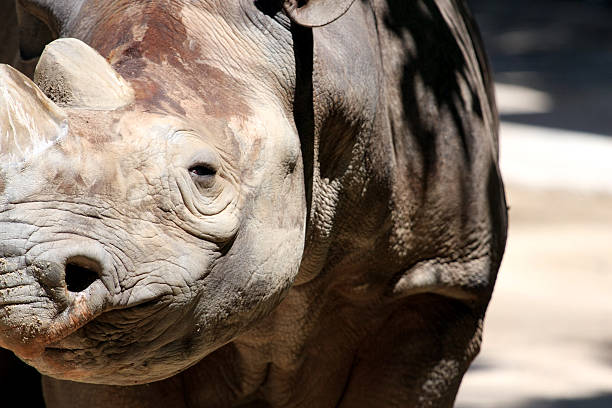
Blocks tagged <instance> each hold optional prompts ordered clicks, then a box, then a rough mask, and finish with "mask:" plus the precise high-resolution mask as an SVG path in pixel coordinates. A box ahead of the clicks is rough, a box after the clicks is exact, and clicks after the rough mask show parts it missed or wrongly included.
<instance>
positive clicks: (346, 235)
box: [0, 0, 506, 407]
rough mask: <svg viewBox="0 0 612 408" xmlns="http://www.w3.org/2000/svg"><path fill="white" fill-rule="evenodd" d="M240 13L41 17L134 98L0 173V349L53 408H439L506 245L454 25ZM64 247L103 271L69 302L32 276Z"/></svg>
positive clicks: (483, 98)
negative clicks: (31, 302)
mask: <svg viewBox="0 0 612 408" xmlns="http://www.w3.org/2000/svg"><path fill="white" fill-rule="evenodd" d="M319 1H321V0H319ZM25 3H28V5H27V7H28V8H31V7H36V3H37V2H25ZM60 3H61V2H59V3H57V5H56V6H54V7H57V8H58V9H61V4H60ZM257 3H258V4H257V7H256V5H255V4H254V3H253V2H251V1H246V0H243V1H235V2H218V1H201V2H192V1H186V0H185V1H178V0H151V1H143V2H131V1H104V2H103V1H94V0H89V1H84V2H83V3H82V5H81V6H80V8H79V12H78V15H76V16H73V15H71V14H70V13H61V10H55V9H54V10H51V12H52V13H53V15H54V16H55V17H54V19H53V20H58V24H59V26H58V33H59V35H60V36H62V37H74V38H79V39H81V40H83V41H84V42H85V43H87V44H89V45H90V46H91V47H93V48H94V49H95V50H97V51H98V52H99V53H100V54H101V55H102V56H103V57H105V58H106V59H107V61H109V63H110V64H111V65H112V67H113V69H114V70H115V71H116V72H117V73H119V74H120V75H121V76H122V77H123V78H124V79H125V80H126V81H127V82H128V83H129V84H130V86H131V87H132V89H133V90H134V95H135V96H134V98H135V99H134V101H133V103H131V104H130V105H128V106H126V107H123V108H120V109H118V110H115V111H107V112H103V113H102V114H101V112H99V111H92V110H88V109H87V107H82V106H78V107H75V106H72V107H71V106H64V107H63V109H64V112H65V114H66V115H67V117H68V118H69V133H68V134H67V136H66V138H65V139H62V140H61V141H59V142H58V143H55V144H53V146H52V147H50V148H49V149H47V150H46V151H45V152H44V156H41V157H43V159H36V160H34V158H32V157H23V158H22V159H23V160H25V161H26V162H27V163H28V164H27V166H25V167H24V170H22V171H15V170H14V169H13V168H11V167H10V166H9V167H3V168H2V169H1V170H0V176H1V177H2V180H5V181H3V186H2V193H1V197H2V201H0V206H1V207H0V225H2V228H1V229H0V231H2V232H0V242H1V243H2V246H0V251H3V252H2V253H0V258H1V259H3V260H4V261H5V263H4V264H3V265H2V267H4V268H5V270H3V273H2V274H1V275H0V278H3V279H0V285H14V284H15V283H21V284H25V283H26V282H24V279H26V278H24V276H25V277H28V279H30V280H29V281H28V282H27V285H26V286H24V289H23V290H24V291H25V292H24V293H21V292H19V296H34V297H35V296H40V298H39V300H38V301H37V303H35V305H36V308H35V311H36V313H34V312H33V311H32V310H31V309H30V308H28V306H27V305H26V306H20V305H14V306H4V307H3V310H4V313H3V314H2V316H0V329H1V330H0V342H1V343H2V345H3V346H4V347H7V348H9V349H12V350H13V351H15V352H16V353H17V354H18V355H20V357H21V358H23V359H25V360H26V361H28V362H29V363H30V364H32V365H34V366H35V367H36V368H37V369H38V370H40V371H41V372H42V373H43V374H46V376H45V377H44V380H43V388H44V393H45V401H46V404H47V406H49V407H66V406H87V407H108V406H117V407H157V406H164V407H230V406H244V407H246V406H250V407H266V406H269V407H304V406H315V407H332V406H339V407H370V406H388V407H393V406H411V407H430V406H434V407H450V406H452V404H453V401H454V396H455V394H456V391H457V389H458V386H459V383H460V380H461V377H462V376H463V373H464V372H465V370H466V369H467V367H468V365H469V363H470V362H471V360H472V359H473V358H474V357H475V355H476V354H477V352H478V347H479V344H480V336H481V332H482V321H483V318H484V312H485V310H486V306H487V304H488V301H489V299H490V295H491V291H492V288H493V285H494V282H495V276H496V273H497V270H498V268H499V263H500V262H501V257H502V254H503V247H504V244H505V231H506V207H505V202H504V193H503V186H502V184H501V180H500V177H499V172H498V165H497V119H496V112H495V107H494V102H493V98H492V93H491V85H490V83H489V76H488V68H487V67H486V60H485V58H484V56H483V54H482V50H481V45H480V40H479V38H478V33H477V31H476V29H475V27H474V26H473V22H472V20H471V17H470V16H469V13H468V11H467V10H466V8H465V6H464V4H463V2H461V1H451V0H437V1H433V0H420V1H415V2H400V1H383V0H371V1H356V2H355V3H354V4H353V5H352V6H351V8H350V9H349V10H348V12H347V13H346V14H344V15H342V16H341V17H340V18H339V19H337V20H336V21H334V22H333V23H331V24H329V25H325V26H323V27H320V28H315V29H312V30H310V29H307V28H303V27H299V26H298V25H297V24H295V23H294V24H291V23H290V20H289V19H288V18H287V16H286V15H285V14H283V12H282V7H281V4H280V2H274V1H269V2H265V1H260V2H257ZM311 3H312V4H310V5H309V7H316V3H317V2H316V1H314V0H311ZM45 4H46V3H45V2H39V6H41V5H42V7H40V9H41V10H48V7H47V6H46V5H45ZM62 19H63V20H62ZM41 103H42V102H41ZM33 105H36V103H34V104H33ZM37 114H39V115H47V114H46V113H37ZM28 160H29V161H28ZM194 164H205V165H206V166H208V167H214V168H215V171H216V174H215V176H214V182H211V181H210V180H209V179H208V178H206V177H204V178H202V179H200V178H197V177H196V178H195V179H194V178H193V177H192V175H190V172H189V170H190V169H191V168H193V165H194ZM24 186H27V188H26V187H24ZM16 221H18V223H19V224H16ZM25 250H27V255H28V257H25V258H24V256H23V255H24V253H23V252H24V251H25ZM20 251H21V252H20ZM79 254H86V255H87V256H89V257H90V258H93V259H96V260H97V262H98V263H99V264H100V267H101V268H102V269H103V271H102V272H101V275H102V278H101V279H100V280H99V281H97V282H96V283H95V284H93V285H92V286H91V287H90V288H88V289H86V290H85V292H83V293H81V294H80V295H76V296H73V297H70V298H66V296H65V295H64V292H62V287H61V285H59V286H58V283H57V280H56V279H55V278H54V276H55V275H53V274H52V272H53V273H55V272H54V271H55V269H53V268H55V266H52V267H45V266H44V265H43V264H41V263H40V262H38V263H37V260H39V259H49V260H53V261H54V262H55V261H57V262H59V263H60V264H61V262H60V261H61V260H66V259H72V258H71V257H75V256H76V255H79ZM24 259H32V260H33V261H32V262H31V263H30V264H28V262H29V261H27V260H24ZM58 260H60V261H58ZM7 265H8V266H7ZM53 265H55V264H53ZM45 268H46V269H45ZM41 270H42V272H40V271H41ZM24 271H25V272H24ZM59 271H60V272H57V273H59V274H60V275H61V268H60V269H59ZM11 279H12V280H11ZM45 279H46V280H45ZM48 282H51V283H52V284H51V283H48ZM41 289H44V290H43V291H42V292H41ZM5 292H7V291H6V290H5V291H3V290H2V289H1V288H0V295H1V296H2V298H3V301H9V300H11V299H17V298H12V297H11V296H16V295H10V293H8V292H7V294H5ZM43 292H44V295H39V293H43ZM71 296H72V295H71ZM81 298H82V299H83V301H82V303H79V302H78V299H81ZM75 299H76V300H75ZM62 302H64V303H66V304H67V305H68V306H66V307H67V308H66V309H64V310H67V311H68V312H65V313H64V315H67V316H68V317H69V319H68V320H65V321H64V320H62V319H61V316H64V315H62V314H61V313H62V311H61V310H60V309H62V307H64V306H61V305H62ZM41 310H42V312H41ZM7 311H8V312H10V313H7ZM11 316H12V317H11ZM58 316H59V317H58ZM36 319H39V321H38V320H36ZM23 322H25V323H23ZM26 338H27V340H24V339H26ZM41 347H47V351H46V352H45V353H43V354H40V351H41ZM62 350H64V351H62ZM67 350H68V351H67ZM134 383H138V384H140V385H131V384H134Z"/></svg>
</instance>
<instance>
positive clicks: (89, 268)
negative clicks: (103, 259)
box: [66, 256, 102, 292]
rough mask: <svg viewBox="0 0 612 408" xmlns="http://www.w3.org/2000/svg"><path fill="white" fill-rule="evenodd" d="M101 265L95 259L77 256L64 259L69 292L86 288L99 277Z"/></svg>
mask: <svg viewBox="0 0 612 408" xmlns="http://www.w3.org/2000/svg"><path fill="white" fill-rule="evenodd" d="M101 272H102V267H101V266H100V264H99V263H98V262H97V261H94V260H92V259H89V258H86V257H83V256H77V257H73V258H70V259H68V260H67V261H66V286H67V287H68V290H69V291H70V292H81V291H83V290H85V289H87V288H88V287H89V286H90V285H91V284H92V283H94V282H95V281H96V280H98V278H99V277H100V273H101Z"/></svg>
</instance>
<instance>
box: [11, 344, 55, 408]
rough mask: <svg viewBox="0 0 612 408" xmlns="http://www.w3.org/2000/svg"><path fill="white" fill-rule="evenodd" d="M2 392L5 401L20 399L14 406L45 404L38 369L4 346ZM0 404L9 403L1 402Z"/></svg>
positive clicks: (41, 405) (36, 407)
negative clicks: (22, 360)
mask: <svg viewBox="0 0 612 408" xmlns="http://www.w3.org/2000/svg"><path fill="white" fill-rule="evenodd" d="M0 393H1V394H2V398H3V401H11V400H13V401H19V403H18V404H15V405H14V406H19V407H32V408H39V407H40V408H42V407H44V406H45V404H44V402H43V396H42V387H41V377H40V374H39V373H38V371H36V370H35V369H34V368H32V367H30V366H28V365H26V364H25V363H23V362H21V360H19V359H18V358H17V357H15V355H14V354H13V352H11V351H8V350H5V349H3V348H0ZM0 406H3V407H4V406H9V405H4V403H0Z"/></svg>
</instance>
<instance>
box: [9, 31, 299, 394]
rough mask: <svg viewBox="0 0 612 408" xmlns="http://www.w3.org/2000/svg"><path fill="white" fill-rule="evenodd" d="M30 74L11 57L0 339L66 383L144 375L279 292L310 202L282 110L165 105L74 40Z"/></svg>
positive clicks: (187, 356) (188, 361)
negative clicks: (224, 111) (221, 111)
mask: <svg viewBox="0 0 612 408" xmlns="http://www.w3.org/2000/svg"><path fill="white" fill-rule="evenodd" d="M129 52H130V51H129V50H128V51H126V50H123V52H122V55H126V54H129ZM134 52H135V51H134ZM111 58H112V56H111ZM119 64H120V63H119ZM34 80H35V83H34V82H32V81H31V80H30V79H28V78H26V77H25V76H23V75H22V74H20V73H19V72H18V71H16V70H14V69H12V68H10V67H8V66H2V67H0V131H1V133H0V346H2V347H5V348H8V349H10V350H12V351H14V352H15V353H16V354H17V355H18V356H19V357H20V358H21V359H23V360H24V361H26V362H27V363H29V364H31V365H33V366H34V367H36V368H37V369H38V370H39V371H40V372H42V373H43V374H46V375H50V376H53V377H56V378H62V379H68V380H73V381H84V382H92V383H103V384H135V383H144V382H150V381H155V380H159V379H162V378H166V377H169V376H171V375H173V374H175V373H177V372H179V371H181V370H183V369H185V368H186V367H189V366H190V365H193V364H195V363H196V362H197V361H198V360H200V359H201V358H202V357H203V356H205V355H206V354H208V353H210V352H212V351H213V350H215V349H217V348H219V347H220V346H222V345H223V344H225V343H227V342H229V341H231V339H232V338H234V337H235V336H236V335H237V333H240V332H242V331H244V329H245V328H247V327H248V326H249V325H250V324H251V323H252V322H254V321H257V320H258V319H260V318H261V317H262V316H265V315H266V314H267V313H269V312H270V310H272V309H273V308H274V307H275V306H276V305H277V304H278V303H279V302H280V300H281V299H282V297H283V295H284V294H285V292H286V291H287V289H288V288H289V287H290V286H291V285H292V283H293V281H294V279H295V277H296V274H297V272H298V269H299V264H300V260H301V256H302V251H303V241H304V237H303V236H304V228H305V218H306V216H305V214H306V205H305V198H304V181H303V170H302V162H301V152H300V144H299V139H298V137H297V132H296V130H295V126H294V125H293V123H292V120H290V119H288V118H287V116H286V115H285V113H284V111H283V110H282V109H281V107H280V106H279V105H278V104H275V103H261V101H258V100H257V98H256V97H252V98H251V99H248V98H246V100H247V103H246V104H247V105H248V106H245V107H244V110H243V112H244V113H243V114H234V115H232V116H231V117H230V116H226V117H225V118H223V115H212V114H210V113H209V112H210V109H209V110H205V109H200V110H198V109H191V111H190V112H192V113H191V114H187V113H185V112H184V111H183V112H181V107H177V108H176V109H174V110H173V111H172V114H169V113H168V111H171V109H163V106H162V108H160V107H159V106H160V104H162V105H163V103H162V102H159V101H160V100H161V99H163V98H162V97H161V96H159V95H160V92H159V91H158V90H156V89H153V90H151V88H152V87H154V84H152V83H151V82H148V83H144V82H138V81H131V82H130V81H127V80H124V79H123V77H122V75H119V74H118V73H117V71H116V70H115V69H114V68H113V66H111V65H110V64H109V63H108V62H107V60H106V59H105V58H102V57H101V56H100V55H99V54H98V53H97V52H96V51H95V50H94V49H92V48H91V47H89V46H88V45H86V44H85V43H83V42H81V41H79V40H76V39H70V38H67V39H60V40H56V41H55V42H53V43H51V44H49V45H48V46H47V48H46V49H45V51H44V53H43V54H42V56H41V58H40V61H39V63H38V66H37V69H36V73H35V75H34ZM152 94H153V95H154V97H152V96H151V95H152ZM169 99H170V98H168V99H166V101H167V100H169ZM152 100H155V101H157V102H158V105H157V106H153V107H152V105H151V101H152ZM175 100H176V98H175ZM213 102H214V101H213ZM181 103H182V104H183V106H185V105H188V104H189V103H190V102H189V101H185V100H183V101H181ZM194 103H196V102H194ZM208 103H209V105H208V106H210V104H212V102H211V101H208ZM188 109H189V108H188ZM177 111H178V113H177ZM193 112H197V113H198V114H197V115H196V114H193ZM234 113H235V112H234ZM177 356H180V358H177ZM110 361H112V364H109V362H110Z"/></svg>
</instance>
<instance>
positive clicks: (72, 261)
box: [34, 255, 103, 310]
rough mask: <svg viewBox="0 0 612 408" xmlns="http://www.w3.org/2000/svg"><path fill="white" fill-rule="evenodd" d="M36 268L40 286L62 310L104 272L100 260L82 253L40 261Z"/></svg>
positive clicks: (35, 265)
mask: <svg viewBox="0 0 612 408" xmlns="http://www.w3.org/2000/svg"><path fill="white" fill-rule="evenodd" d="M34 270H35V271H36V278H37V279H38V281H39V284H40V286H41V287H42V288H43V289H44V290H45V291H46V292H47V293H48V294H49V296H50V297H51V298H52V299H53V300H54V301H55V302H56V303H57V306H58V307H59V308H60V309H62V310H63V309H65V308H66V307H68V306H69V305H70V303H71V300H72V299H71V298H73V297H74V296H76V295H77V294H79V293H81V292H84V291H85V290H86V289H87V288H89V287H90V286H91V285H92V284H93V283H94V282H96V281H97V280H100V278H101V276H102V273H103V268H102V263H101V262H100V261H99V260H97V259H94V258H91V257H87V256H82V255H76V256H71V257H69V258H67V259H65V260H61V261H59V262H53V261H38V262H36V263H35V264H34Z"/></svg>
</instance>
